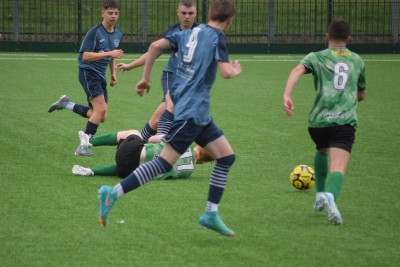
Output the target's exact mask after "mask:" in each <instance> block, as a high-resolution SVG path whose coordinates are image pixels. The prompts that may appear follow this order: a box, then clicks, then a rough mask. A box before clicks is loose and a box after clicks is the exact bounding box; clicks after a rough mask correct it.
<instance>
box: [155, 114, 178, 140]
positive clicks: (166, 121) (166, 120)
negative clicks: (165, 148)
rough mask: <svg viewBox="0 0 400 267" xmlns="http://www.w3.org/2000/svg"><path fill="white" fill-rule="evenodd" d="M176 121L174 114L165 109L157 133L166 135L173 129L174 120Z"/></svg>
mask: <svg viewBox="0 0 400 267" xmlns="http://www.w3.org/2000/svg"><path fill="white" fill-rule="evenodd" d="M173 121H174V114H173V113H171V112H169V111H168V110H165V111H164V112H163V113H162V114H161V117H160V120H159V121H158V127H157V134H158V135H165V134H167V133H168V132H169V130H170V129H171V125H172V122H173Z"/></svg>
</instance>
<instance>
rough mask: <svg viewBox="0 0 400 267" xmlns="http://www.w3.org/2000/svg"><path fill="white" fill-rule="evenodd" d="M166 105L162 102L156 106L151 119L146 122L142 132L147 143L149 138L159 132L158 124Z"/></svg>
mask: <svg viewBox="0 0 400 267" xmlns="http://www.w3.org/2000/svg"><path fill="white" fill-rule="evenodd" d="M165 107H166V104H165V102H161V103H160V105H158V107H157V108H156V110H155V111H154V113H153V115H152V116H151V118H150V120H149V121H148V122H147V123H146V125H145V126H144V127H143V129H142V130H141V132H140V135H141V136H142V139H143V142H145V143H147V141H148V140H149V138H150V137H151V136H153V135H155V134H156V133H157V125H158V121H159V120H160V117H161V114H162V113H163V112H164V110H165Z"/></svg>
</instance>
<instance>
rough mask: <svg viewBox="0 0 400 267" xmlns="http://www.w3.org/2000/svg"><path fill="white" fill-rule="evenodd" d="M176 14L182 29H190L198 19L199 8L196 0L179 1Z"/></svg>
mask: <svg viewBox="0 0 400 267" xmlns="http://www.w3.org/2000/svg"><path fill="white" fill-rule="evenodd" d="M176 14H177V15H178V18H179V24H180V26H181V28H182V29H190V28H191V27H192V25H193V23H194V20H195V19H196V15H197V6H196V1H195V0H181V1H179V5H178V9H177V10H176Z"/></svg>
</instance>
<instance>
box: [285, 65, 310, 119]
mask: <svg viewBox="0 0 400 267" xmlns="http://www.w3.org/2000/svg"><path fill="white" fill-rule="evenodd" d="M306 72H307V69H306V67H305V66H304V65H303V64H299V65H297V66H296V67H295V68H294V69H293V70H292V71H291V72H290V75H289V78H288V80H287V82H286V87H285V92H284V93H283V106H284V109H285V112H286V115H288V117H292V116H293V111H294V104H293V101H292V99H291V97H290V96H291V94H292V91H293V89H294V87H295V85H296V83H297V81H298V80H299V79H300V77H301V75H303V74H304V73H306Z"/></svg>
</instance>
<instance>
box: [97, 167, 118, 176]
mask: <svg viewBox="0 0 400 267" xmlns="http://www.w3.org/2000/svg"><path fill="white" fill-rule="evenodd" d="M116 168H117V166H116V165H115V164H114V165H105V166H98V167H94V168H92V171H93V173H94V175H98V176H115V175H116V174H115V169H116Z"/></svg>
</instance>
